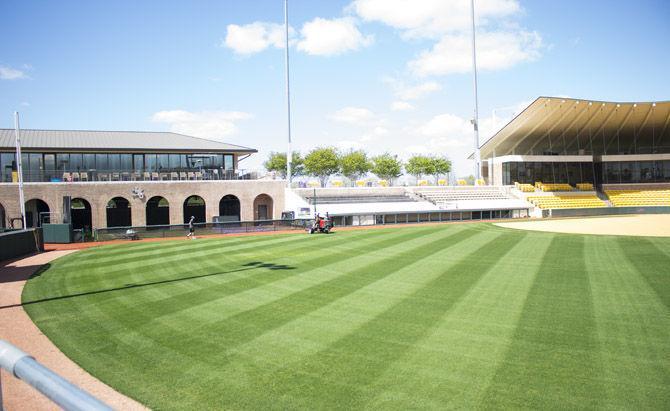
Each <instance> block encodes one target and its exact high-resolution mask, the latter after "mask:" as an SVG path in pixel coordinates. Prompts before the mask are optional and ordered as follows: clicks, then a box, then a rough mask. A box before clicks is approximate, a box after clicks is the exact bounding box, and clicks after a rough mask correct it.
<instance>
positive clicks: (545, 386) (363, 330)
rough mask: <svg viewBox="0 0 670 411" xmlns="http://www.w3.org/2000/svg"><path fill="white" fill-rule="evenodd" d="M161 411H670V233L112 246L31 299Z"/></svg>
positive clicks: (109, 375)
mask: <svg viewBox="0 0 670 411" xmlns="http://www.w3.org/2000/svg"><path fill="white" fill-rule="evenodd" d="M23 301H24V304H26V305H25V308H26V310H27V311H28V313H29V314H30V316H31V317H32V318H33V320H34V321H35V322H36V323H37V325H38V326H39V327H40V328H41V329H42V330H43V331H44V333H45V334H46V335H47V336H49V338H51V339H52V341H54V343H56V345H58V346H59V347H60V348H61V349H62V350H63V351H64V352H65V354H67V355H68V356H69V357H70V358H72V359H73V360H75V361H76V362H77V363H79V364H80V365H81V366H82V367H84V368H85V369H86V370H88V371H89V372H91V373H92V374H93V375H95V376H96V377H98V378H100V379H101V380H103V381H104V382H106V383H108V384H109V385H111V386H113V387H115V388H117V389H118V390H119V391H121V392H123V393H125V394H127V395H129V396H131V397H133V398H136V399H137V400H139V401H141V402H143V403H144V404H146V405H148V406H149V407H152V408H158V409H206V408H209V409H213V408H217V409H219V408H225V409H278V408H281V409H287V408H291V409H293V408H309V409H332V408H384V409H407V408H445V407H451V408H472V407H485V408H520V407H532V408H625V409H667V407H668V406H669V404H670V309H669V304H670V238H641V237H638V238H629V237H613V236H582V235H568V234H552V233H542V232H526V231H520V230H509V229H503V228H499V227H495V226H492V225H489V224H464V225H443V226H415V227H407V228H391V229H382V230H369V231H346V232H344V231H342V232H338V233H335V234H332V235H314V236H308V235H295V234H294V235H277V236H262V237H240V238H229V239H207V240H197V241H184V240H180V241H174V242H159V243H140V244H127V245H119V246H108V247H101V248H96V249H90V250H86V251H81V252H78V253H75V254H72V255H69V256H66V257H63V258H61V259H58V260H56V261H54V262H53V263H52V264H51V267H50V268H49V269H47V270H46V271H44V272H43V273H42V274H41V275H39V276H38V277H35V278H33V279H32V280H30V281H29V282H28V284H27V286H26V288H25V291H24V294H23Z"/></svg>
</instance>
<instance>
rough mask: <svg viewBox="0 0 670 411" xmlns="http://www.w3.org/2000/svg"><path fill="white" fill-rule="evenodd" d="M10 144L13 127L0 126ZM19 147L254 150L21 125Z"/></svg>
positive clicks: (1, 141) (159, 135)
mask: <svg viewBox="0 0 670 411" xmlns="http://www.w3.org/2000/svg"><path fill="white" fill-rule="evenodd" d="M14 147H15V137H14V129H0V149H3V148H11V149H14ZM21 147H22V148H23V149H25V150H29V151H30V150H45V151H93V152H99V151H104V152H116V151H119V152H128V151H134V152H137V151H142V152H200V153H205V152H206V153H210V152H214V153H220V152H228V153H230V152H238V153H255V152H257V150H255V149H253V148H248V147H242V146H237V145H234V144H228V143H222V142H219V141H213V140H207V139H204V138H198V137H192V136H187V135H184V134H178V133H170V132H162V131H156V132H152V131H97V130H32V129H22V130H21Z"/></svg>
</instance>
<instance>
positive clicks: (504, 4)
mask: <svg viewBox="0 0 670 411" xmlns="http://www.w3.org/2000/svg"><path fill="white" fill-rule="evenodd" d="M475 8H476V9H475V15H476V18H477V21H476V24H477V27H478V30H477V64H478V68H481V69H482V70H501V69H506V68H509V67H512V66H514V65H516V64H519V63H522V62H527V61H533V60H535V59H537V58H539V56H540V52H541V51H542V49H543V44H542V37H541V36H540V34H539V33H538V32H536V31H532V30H527V29H524V28H522V27H520V26H519V25H518V24H517V23H516V22H515V19H517V18H518V17H520V16H521V15H522V14H523V10H522V8H521V6H520V4H519V1H518V0H477V2H476V4H475ZM349 9H350V10H352V11H353V12H354V13H355V14H356V15H358V16H359V17H360V18H362V19H363V20H365V21H377V22H381V23H384V24H386V25H389V26H391V27H393V28H396V29H398V30H400V31H401V34H402V36H403V38H405V39H410V38H430V39H436V40H438V42H437V43H436V44H435V45H434V46H433V47H432V48H431V49H429V50H424V51H422V52H421V53H420V54H419V55H418V57H417V58H416V59H414V60H413V61H410V62H409V64H408V66H409V68H410V70H411V71H412V72H413V73H414V74H416V75H419V76H429V75H447V74H453V73H465V72H468V71H470V70H471V68H472V51H471V47H472V43H471V30H472V22H471V11H470V1H468V0H414V1H407V0H354V1H353V2H352V3H351V5H350V6H349Z"/></svg>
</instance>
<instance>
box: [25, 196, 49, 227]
mask: <svg viewBox="0 0 670 411" xmlns="http://www.w3.org/2000/svg"><path fill="white" fill-rule="evenodd" d="M49 212H50V210H49V205H48V204H47V203H45V202H44V201H42V200H40V199H39V198H33V199H32V200H28V201H26V227H27V228H32V227H41V226H42V221H44V222H45V223H48V222H49V216H48V214H45V213H49ZM40 215H42V216H44V217H43V219H42V220H40Z"/></svg>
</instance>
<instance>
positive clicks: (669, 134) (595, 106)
mask: <svg viewBox="0 0 670 411" xmlns="http://www.w3.org/2000/svg"><path fill="white" fill-rule="evenodd" d="M669 125H670V101H661V102H611V101H596V100H581V99H572V98H562V97H538V98H537V99H536V100H535V101H534V102H532V103H531V104H530V105H529V106H528V107H526V108H525V109H524V110H523V111H522V112H521V113H520V114H518V115H517V116H516V117H514V118H513V119H512V120H511V121H510V122H509V123H508V124H507V125H505V126H504V127H503V128H502V129H500V131H498V132H497V133H496V134H494V135H493V137H491V138H490V139H489V140H488V141H486V142H485V143H484V144H483V145H482V146H481V157H482V158H490V157H493V154H494V151H495V156H496V157H499V156H504V155H511V154H512V155H533V154H535V155H537V154H540V155H541V154H542V152H543V151H551V152H555V153H558V154H579V153H580V151H582V152H584V153H586V154H594V155H601V154H619V153H620V154H632V153H639V152H642V151H644V153H645V154H646V153H651V151H650V150H652V148H654V147H655V149H654V150H655V152H658V151H659V149H660V150H661V151H660V152H668V149H669V147H668V146H670V127H669Z"/></svg>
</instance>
